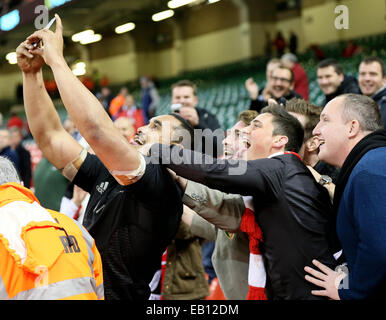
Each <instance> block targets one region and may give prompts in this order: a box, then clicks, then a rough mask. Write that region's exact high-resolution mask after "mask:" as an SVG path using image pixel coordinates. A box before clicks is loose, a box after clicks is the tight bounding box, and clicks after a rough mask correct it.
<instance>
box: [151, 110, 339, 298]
mask: <svg viewBox="0 0 386 320" xmlns="http://www.w3.org/2000/svg"><path fill="white" fill-rule="evenodd" d="M262 112H263V113H262V114H260V115H258V116H257V117H256V118H255V119H254V120H253V121H252V122H251V124H250V125H249V126H248V127H246V128H245V129H243V133H244V135H245V137H244V139H243V140H244V143H245V144H247V146H249V148H248V149H247V153H246V154H247V159H248V160H251V161H244V160H235V159H232V160H224V159H214V163H213V164H205V156H203V155H200V154H198V153H196V152H193V151H189V150H186V149H178V147H171V146H167V145H155V146H153V147H152V148H151V154H152V157H154V158H155V159H161V160H162V161H164V162H165V165H166V166H168V167H169V168H170V169H172V170H173V171H175V172H176V174H177V175H178V176H182V177H184V178H187V179H189V180H193V181H196V182H199V183H202V184H205V185H207V186H208V187H210V188H213V189H218V190H220V191H223V192H226V193H233V194H241V195H245V196H252V197H253V205H254V211H255V219H256V222H257V223H258V225H259V226H260V228H261V230H262V232H263V235H264V242H263V243H262V254H263V257H264V264H265V268H266V270H267V285H266V287H265V288H266V292H267V296H268V298H269V299H289V300H291V299H315V298H317V297H315V296H313V295H312V294H311V291H310V290H312V289H313V288H317V287H316V286H312V287H311V286H310V285H309V284H308V283H307V281H306V280H305V279H304V275H303V274H304V271H303V268H304V265H302V264H303V263H305V262H306V261H309V262H311V260H312V259H313V255H314V254H316V255H317V256H318V257H320V259H322V260H324V261H325V263H326V264H327V265H329V266H330V267H333V268H334V267H335V264H336V262H335V259H334V257H333V253H334V252H336V245H337V243H336V238H335V232H334V225H335V219H334V216H333V215H332V213H331V211H332V207H331V202H330V200H329V195H328V192H327V191H326V189H324V188H323V187H322V186H321V185H319V184H318V183H317V182H316V181H315V179H314V177H313V176H312V174H311V173H310V171H309V170H308V169H307V167H306V166H305V165H304V164H303V162H302V161H301V159H300V157H299V156H298V155H297V154H294V153H292V151H294V152H297V151H298V150H299V148H300V147H301V145H302V142H303V134H304V133H303V129H302V126H301V124H300V123H299V121H298V120H297V119H296V118H294V117H293V116H291V115H290V114H288V113H287V112H286V111H285V109H284V108H283V107H282V106H279V105H275V106H270V107H267V108H266V109H263V110H262ZM244 135H243V136H244ZM289 151H291V152H289ZM173 154H174V155H176V154H179V157H178V158H177V157H174V158H173V157H171V156H172V155H173ZM191 159H201V161H200V162H199V163H192V162H191V161H190V160H191ZM170 161H171V162H170ZM241 163H244V165H245V166H246V172H243V173H241V172H238V174H237V173H236V174H232V169H233V168H234V167H241V166H242V165H241Z"/></svg>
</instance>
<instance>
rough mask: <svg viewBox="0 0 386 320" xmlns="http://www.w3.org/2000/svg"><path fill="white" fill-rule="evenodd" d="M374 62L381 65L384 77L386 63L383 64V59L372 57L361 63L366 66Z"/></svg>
mask: <svg viewBox="0 0 386 320" xmlns="http://www.w3.org/2000/svg"><path fill="white" fill-rule="evenodd" d="M373 62H378V63H379V65H380V66H381V71H382V76H383V77H384V76H385V63H384V62H383V60H382V59H381V58H379V57H376V56H370V57H366V58H364V59H363V60H362V61H361V63H364V64H370V63H373ZM361 63H360V64H361ZM360 64H359V65H360Z"/></svg>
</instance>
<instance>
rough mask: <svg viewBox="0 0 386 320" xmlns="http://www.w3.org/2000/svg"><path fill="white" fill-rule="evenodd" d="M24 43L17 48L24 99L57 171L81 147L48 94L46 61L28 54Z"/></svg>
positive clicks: (37, 136) (37, 138)
mask: <svg viewBox="0 0 386 320" xmlns="http://www.w3.org/2000/svg"><path fill="white" fill-rule="evenodd" d="M30 48H31V46H30V45H29V44H28V43H27V42H26V41H25V42H23V43H21V44H20V45H19V46H18V48H17V49H16V53H17V59H18V65H19V67H20V69H21V71H22V72H23V96H24V107H25V111H26V115H27V121H28V124H29V127H30V130H31V133H32V135H33V137H34V139H35V141H36V143H37V145H38V146H39V148H40V149H41V150H42V152H43V154H44V156H45V157H46V158H47V160H48V161H50V162H51V163H52V164H53V165H54V166H55V167H56V168H58V169H63V167H64V166H65V165H66V164H67V163H69V162H71V161H72V160H74V159H75V158H76V156H77V155H78V154H79V153H80V151H81V150H82V147H81V146H80V145H79V144H78V143H77V142H76V141H75V140H74V139H73V138H72V137H71V135H70V134H68V133H67V131H66V130H64V128H63V126H62V124H61V121H60V118H59V116H58V114H57V112H56V110H55V107H54V105H53V103H52V101H51V98H50V96H49V95H48V93H47V91H46V89H45V86H44V82H43V74H42V66H43V64H44V61H43V59H42V58H41V57H39V56H35V55H32V54H31V53H29V52H28V49H30Z"/></svg>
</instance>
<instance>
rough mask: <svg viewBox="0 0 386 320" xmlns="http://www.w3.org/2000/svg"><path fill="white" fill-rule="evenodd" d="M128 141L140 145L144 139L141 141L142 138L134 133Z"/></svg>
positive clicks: (143, 142)
mask: <svg viewBox="0 0 386 320" xmlns="http://www.w3.org/2000/svg"><path fill="white" fill-rule="evenodd" d="M130 143H131V144H133V145H137V146H142V145H144V144H145V141H143V139H142V138H141V137H140V136H139V135H138V134H136V135H135V136H134V138H133V139H131V141H130Z"/></svg>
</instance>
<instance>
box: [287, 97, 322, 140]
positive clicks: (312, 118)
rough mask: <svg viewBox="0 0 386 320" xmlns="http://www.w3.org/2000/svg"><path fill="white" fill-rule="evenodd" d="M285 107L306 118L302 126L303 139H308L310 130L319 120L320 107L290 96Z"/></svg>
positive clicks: (310, 135) (310, 134) (310, 133)
mask: <svg viewBox="0 0 386 320" xmlns="http://www.w3.org/2000/svg"><path fill="white" fill-rule="evenodd" d="M285 108H286V110H287V111H288V112H293V113H298V114H301V115H304V116H305V117H306V118H307V122H306V124H305V127H304V141H307V140H308V139H310V138H311V137H312V136H313V134H312V131H313V130H314V128H315V127H316V125H317V124H318V122H319V120H320V114H321V113H322V108H321V107H318V106H316V105H314V104H312V103H310V102H308V101H306V100H304V99H299V98H292V99H290V100H288V101H287V104H286V106H285Z"/></svg>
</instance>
